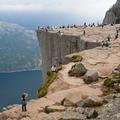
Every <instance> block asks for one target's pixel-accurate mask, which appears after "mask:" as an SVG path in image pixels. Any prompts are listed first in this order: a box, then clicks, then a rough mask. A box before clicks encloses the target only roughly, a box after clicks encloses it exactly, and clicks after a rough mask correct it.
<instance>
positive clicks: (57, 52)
mask: <svg viewBox="0 0 120 120" xmlns="http://www.w3.org/2000/svg"><path fill="white" fill-rule="evenodd" d="M68 30H69V31H70V29H68ZM68 30H64V29H63V30H61V31H63V32H64V35H63V36H61V35H59V34H58V31H59V30H52V31H50V30H49V31H45V30H37V36H38V40H39V44H40V49H41V56H42V71H43V79H44V80H45V78H46V73H47V71H48V70H49V69H50V68H51V67H52V65H57V64H59V63H62V64H66V63H68V60H67V59H66V57H65V56H66V55H68V54H71V53H75V52H79V51H82V50H85V49H90V48H94V47H96V46H98V45H99V43H96V41H86V40H84V39H82V38H81V36H82V35H80V34H71V33H70V32H69V33H68ZM75 31H76V30H75ZM82 31H83V30H81V32H82ZM71 32H72V31H71ZM75 33H76V32H75Z"/></svg>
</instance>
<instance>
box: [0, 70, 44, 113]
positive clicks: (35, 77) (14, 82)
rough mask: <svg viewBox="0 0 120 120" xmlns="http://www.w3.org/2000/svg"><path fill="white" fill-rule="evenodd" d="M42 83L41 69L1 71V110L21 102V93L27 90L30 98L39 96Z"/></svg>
mask: <svg viewBox="0 0 120 120" xmlns="http://www.w3.org/2000/svg"><path fill="white" fill-rule="evenodd" d="M41 83H42V74H41V71H40V70H32V71H21V72H11V73H0V111H1V110H2V108H3V107H6V106H8V105H13V104H21V94H22V93H23V92H27V93H28V94H29V96H28V100H30V99H35V98H37V89H38V88H39V86H40V84H41Z"/></svg>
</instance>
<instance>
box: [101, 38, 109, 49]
mask: <svg viewBox="0 0 120 120" xmlns="http://www.w3.org/2000/svg"><path fill="white" fill-rule="evenodd" d="M103 47H109V43H108V40H106V41H102V48H103Z"/></svg>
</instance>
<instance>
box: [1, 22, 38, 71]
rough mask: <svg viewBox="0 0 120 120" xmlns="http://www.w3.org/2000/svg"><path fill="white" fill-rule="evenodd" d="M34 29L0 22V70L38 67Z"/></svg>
mask: <svg viewBox="0 0 120 120" xmlns="http://www.w3.org/2000/svg"><path fill="white" fill-rule="evenodd" d="M39 52H40V51H39V46H38V41H37V38H36V34H35V32H34V31H31V30H27V29H25V28H24V27H22V26H19V25H17V24H11V23H5V22H0V72H10V71H21V70H31V69H38V68H40V53H39Z"/></svg>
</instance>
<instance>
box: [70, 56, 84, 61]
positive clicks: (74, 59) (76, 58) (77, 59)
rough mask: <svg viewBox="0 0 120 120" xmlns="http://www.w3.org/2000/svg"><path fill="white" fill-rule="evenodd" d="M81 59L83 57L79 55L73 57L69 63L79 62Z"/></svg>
mask: <svg viewBox="0 0 120 120" xmlns="http://www.w3.org/2000/svg"><path fill="white" fill-rule="evenodd" d="M82 59H83V57H82V56H80V55H73V56H72V58H71V61H72V62H81V61H82Z"/></svg>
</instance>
